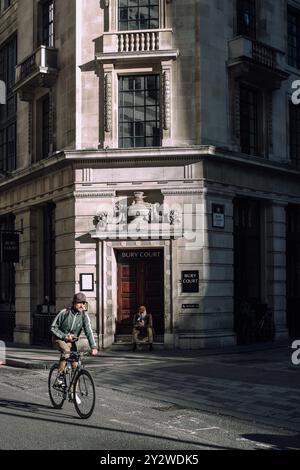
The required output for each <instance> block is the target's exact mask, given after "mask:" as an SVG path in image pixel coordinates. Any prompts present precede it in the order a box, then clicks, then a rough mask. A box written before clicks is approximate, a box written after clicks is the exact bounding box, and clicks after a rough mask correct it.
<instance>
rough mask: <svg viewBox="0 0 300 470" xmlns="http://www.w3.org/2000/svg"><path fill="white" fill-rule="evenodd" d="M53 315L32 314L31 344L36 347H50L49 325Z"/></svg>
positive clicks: (50, 334)
mask: <svg viewBox="0 0 300 470" xmlns="http://www.w3.org/2000/svg"><path fill="white" fill-rule="evenodd" d="M55 316H56V314H55V313H54V314H53V313H34V314H33V318H32V321H33V322H32V330H33V344H35V345H37V346H51V344H52V333H51V330H50V328H51V324H52V322H53V320H54V318H55Z"/></svg>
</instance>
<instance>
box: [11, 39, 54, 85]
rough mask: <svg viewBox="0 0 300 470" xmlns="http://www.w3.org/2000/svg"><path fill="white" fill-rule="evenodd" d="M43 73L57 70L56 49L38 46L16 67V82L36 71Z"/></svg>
mask: <svg viewBox="0 0 300 470" xmlns="http://www.w3.org/2000/svg"><path fill="white" fill-rule="evenodd" d="M48 69H49V70H48ZM39 70H40V71H43V73H46V72H50V71H55V70H57V49H54V48H51V47H47V46H40V47H38V48H37V49H36V50H35V51H34V52H33V53H32V54H31V55H30V56H28V57H26V58H25V59H24V60H23V61H22V62H20V63H19V64H18V65H17V67H16V83H17V82H19V81H22V80H24V79H26V78H28V77H30V75H31V74H33V73H34V72H36V71H39Z"/></svg>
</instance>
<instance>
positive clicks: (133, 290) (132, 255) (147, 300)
mask: <svg viewBox="0 0 300 470" xmlns="http://www.w3.org/2000/svg"><path fill="white" fill-rule="evenodd" d="M116 254H117V263H118V312H117V325H116V334H118V335H128V334H131V332H132V318H133V314H134V313H136V312H137V310H138V307H139V306H140V305H145V307H146V309H147V311H148V312H149V313H151V314H152V317H153V327H154V330H155V334H157V335H163V334H164V269H163V267H164V252H163V250H160V249H145V250H142V249H141V250H118V251H117V253H116Z"/></svg>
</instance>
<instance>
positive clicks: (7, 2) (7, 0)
mask: <svg viewBox="0 0 300 470" xmlns="http://www.w3.org/2000/svg"><path fill="white" fill-rule="evenodd" d="M10 5H11V0H4V1H3V10H6V8H8V7H10Z"/></svg>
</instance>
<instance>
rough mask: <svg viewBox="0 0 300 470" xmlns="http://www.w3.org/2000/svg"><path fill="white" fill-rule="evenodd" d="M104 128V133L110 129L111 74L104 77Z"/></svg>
mask: <svg viewBox="0 0 300 470" xmlns="http://www.w3.org/2000/svg"><path fill="white" fill-rule="evenodd" d="M104 127H105V132H111V129H112V74H111V73H106V74H105V76H104Z"/></svg>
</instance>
